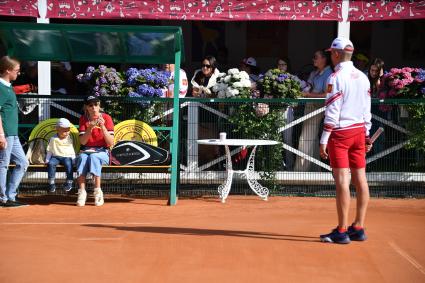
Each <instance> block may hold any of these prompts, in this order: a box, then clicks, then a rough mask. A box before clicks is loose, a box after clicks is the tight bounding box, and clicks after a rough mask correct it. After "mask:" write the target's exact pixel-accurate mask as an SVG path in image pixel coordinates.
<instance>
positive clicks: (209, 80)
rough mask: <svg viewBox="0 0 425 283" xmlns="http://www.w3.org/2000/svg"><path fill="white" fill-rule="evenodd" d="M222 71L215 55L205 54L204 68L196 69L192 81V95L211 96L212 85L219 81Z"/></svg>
mask: <svg viewBox="0 0 425 283" xmlns="http://www.w3.org/2000/svg"><path fill="white" fill-rule="evenodd" d="M219 73H220V71H219V70H218V68H217V61H216V59H215V57H214V56H205V58H204V59H203V60H202V68H201V69H198V70H196V71H195V74H194V75H193V77H192V80H191V81H190V83H191V85H192V96H194V97H211V96H212V95H213V93H212V87H213V86H214V85H215V84H216V83H217V77H218V74H219Z"/></svg>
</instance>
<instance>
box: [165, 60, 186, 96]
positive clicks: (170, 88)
mask: <svg viewBox="0 0 425 283" xmlns="http://www.w3.org/2000/svg"><path fill="white" fill-rule="evenodd" d="M174 67H175V66H174V64H165V66H164V70H165V71H168V72H170V73H171V75H170V84H169V85H168V91H167V97H174V94H173V93H174ZM179 87H180V93H179V97H180V98H183V97H185V96H186V94H187V88H188V82H187V76H186V72H185V71H184V70H183V69H180V84H179Z"/></svg>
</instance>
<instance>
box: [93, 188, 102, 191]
mask: <svg viewBox="0 0 425 283" xmlns="http://www.w3.org/2000/svg"><path fill="white" fill-rule="evenodd" d="M101 190H102V189H101V188H94V192H98V191H101Z"/></svg>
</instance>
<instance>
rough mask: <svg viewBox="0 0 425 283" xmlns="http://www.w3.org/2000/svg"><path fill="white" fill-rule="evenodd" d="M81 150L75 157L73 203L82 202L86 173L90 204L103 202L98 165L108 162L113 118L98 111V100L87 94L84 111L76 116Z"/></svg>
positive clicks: (84, 199) (84, 201)
mask: <svg viewBox="0 0 425 283" xmlns="http://www.w3.org/2000/svg"><path fill="white" fill-rule="evenodd" d="M79 130H80V144H81V151H80V154H79V156H78V158H77V173H78V179H77V180H78V187H79V189H78V200H77V206H84V205H85V204H86V199H87V193H86V175H87V174H89V173H90V174H92V175H93V178H94V204H95V205H96V206H101V205H103V203H104V200H103V192H102V189H101V186H100V185H101V178H100V176H101V172H102V165H107V164H109V148H110V147H111V146H112V145H113V144H114V122H113V121H112V118H111V116H109V115H108V114H106V113H101V112H100V100H99V98H98V97H96V96H88V97H87V98H86V100H85V102H84V115H82V116H81V117H80V129H79Z"/></svg>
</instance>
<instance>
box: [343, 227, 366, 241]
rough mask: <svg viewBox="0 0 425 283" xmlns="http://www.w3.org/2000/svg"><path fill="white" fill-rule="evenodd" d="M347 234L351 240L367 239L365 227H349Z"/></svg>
mask: <svg viewBox="0 0 425 283" xmlns="http://www.w3.org/2000/svg"><path fill="white" fill-rule="evenodd" d="M347 234H348V237H350V240H351V241H366V239H367V236H366V234H365V232H364V229H363V228H362V229H360V230H356V229H354V227H353V225H351V226H349V227H348V230H347Z"/></svg>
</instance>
